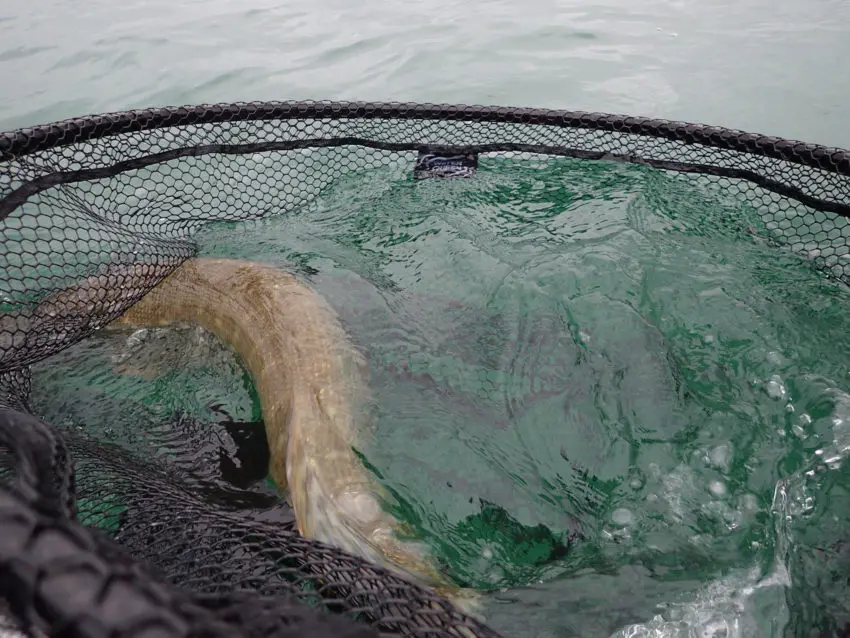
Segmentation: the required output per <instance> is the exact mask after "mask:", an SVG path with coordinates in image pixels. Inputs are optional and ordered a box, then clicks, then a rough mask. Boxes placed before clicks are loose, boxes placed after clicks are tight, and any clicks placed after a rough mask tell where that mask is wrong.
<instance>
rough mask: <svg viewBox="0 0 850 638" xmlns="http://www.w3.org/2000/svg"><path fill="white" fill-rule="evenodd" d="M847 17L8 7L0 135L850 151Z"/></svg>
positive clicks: (250, 5)
mask: <svg viewBox="0 0 850 638" xmlns="http://www.w3.org/2000/svg"><path fill="white" fill-rule="evenodd" d="M847 24H850V4H848V3H847V2H844V0H811V1H807V2H803V1H801V0H796V1H795V0H747V1H746V2H733V1H731V0H710V1H708V2H699V1H697V0H644V1H643V2H627V1H625V0H604V1H599V0H594V1H592V2H580V1H577V0H566V1H564V0H562V1H557V0H529V1H528V2H524V3H517V2H505V1H501V0H494V1H491V2H480V1H478V2H474V1H473V2H460V1H458V0H432V1H430V2H424V3H423V2H377V1H375V2H358V3H351V2H348V1H347V0H315V1H314V2H309V3H304V2H287V1H281V0H246V1H244V2H235V1H223V0H203V1H201V0H186V1H183V2H171V1H168V0H147V1H145V2H141V1H128V2H122V3H120V4H115V3H114V2H107V1H106V0H91V1H90V2H87V3H85V4H75V3H69V2H65V3H62V2H50V1H48V0H33V1H24V0H6V1H5V2H4V3H3V6H2V8H0V82H2V83H3V86H4V89H3V92H2V95H3V99H2V100H0V129H3V130H6V129H8V128H11V127H17V126H26V125H30V124H34V123H37V122H46V121H52V120H54V119H58V118H64V117H69V116H74V115H82V114H86V113H91V112H102V111H111V110H117V109H124V108H131V107H144V106H154V105H169V104H186V103H198V102H216V101H242V100H252V99H289V98H291V99H307V98H309V99H363V100H414V101H428V102H453V103H481V104H501V105H520V106H537V107H552V108H568V109H576V110H591V111H605V112H621V113H627V114H629V115H646V116H654V117H666V118H671V119H682V120H689V121H699V122H705V123H709V124H717V125H725V126H730V127H733V128H742V129H745V130H749V131H753V132H762V133H765V134H770V135H780V136H785V137H792V138H798V139H803V140H805V141H811V142H818V143H823V144H831V145H838V146H845V147H846V146H850V123H848V120H847V117H846V105H847V103H848V101H850V83H848V82H847V81H846V78H847V74H848V71H850V69H848V62H847V60H848V56H850V42H848V39H847V36H846V25H847Z"/></svg>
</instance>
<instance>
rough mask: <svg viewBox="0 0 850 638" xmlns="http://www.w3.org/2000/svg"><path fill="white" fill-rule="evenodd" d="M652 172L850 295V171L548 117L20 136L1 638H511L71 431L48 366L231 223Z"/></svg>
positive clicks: (790, 152) (122, 121) (1, 295)
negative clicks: (600, 167)
mask: <svg viewBox="0 0 850 638" xmlns="http://www.w3.org/2000/svg"><path fill="white" fill-rule="evenodd" d="M552 156H561V157H573V158H578V159H583V160H588V161H590V160H599V161H619V162H631V163H638V164H644V165H649V166H652V167H655V168H659V169H663V170H666V171H669V172H670V174H672V175H680V176H681V177H682V179H683V180H688V181H689V182H691V183H696V184H698V185H699V186H700V187H701V188H704V189H707V190H708V191H710V192H712V193H713V194H714V195H715V196H716V197H718V198H724V199H725V200H727V201H728V200H730V199H731V200H734V201H736V202H738V203H739V205H740V206H741V207H742V208H743V207H748V208H749V209H752V210H755V211H756V213H757V217H758V219H760V224H759V225H758V227H749V228H747V230H748V231H749V232H751V233H753V234H757V235H759V236H761V237H764V238H765V239H767V240H769V241H771V242H773V243H775V244H776V245H777V247H778V249H787V250H791V251H793V252H795V253H797V254H800V255H802V256H803V257H805V258H807V259H809V260H810V261H811V262H812V264H813V265H815V266H816V267H818V268H821V269H823V271H824V272H826V273H827V274H829V275H830V276H834V277H836V278H839V279H841V280H844V281H847V280H848V279H850V224H848V217H850V153H848V152H847V151H843V150H840V149H830V148H824V147H820V146H814V145H810V144H804V143H800V142H792V141H787V140H781V139H777V138H771V137H763V136H759V135H753V134H748V133H743V132H740V131H732V130H727V129H721V128H716V127H705V126H699V125H692V124H685V123H678V122H667V121H660V120H647V119H642V118H634V117H620V116H612V115H600V114H588V113H572V112H559V111H540V110H528V109H502V108H479V107H459V106H431V105H411V104H359V103H357V104H352V103H270V104H268V103H263V104H234V105H216V106H198V107H187V108H177V109H157V110H145V111H133V112H127V113H120V114H113V115H105V116H94V117H86V118H80V119H75V120H69V121H64V122H59V123H56V124H52V125H48V126H41V127H36V128H33V129H26V130H20V131H13V132H10V133H6V134H2V135H0V238H2V246H1V247H0V267H2V278H0V406H2V408H0V617H2V618H5V620H4V621H0V635H3V631H4V625H3V622H7V623H9V624H10V626H14V627H18V628H20V629H22V630H26V631H28V632H30V633H31V634H32V635H39V633H42V634H43V633H47V634H50V635H68V636H71V635H75V636H101V635H103V636H105V635H111V636H136V635H144V636H154V635H156V636H172V635H174V636H177V635H199V636H200V635H208V636H215V635H225V634H227V635H233V636H236V635H244V636H272V635H274V636H277V635H290V634H292V635H328V636H330V635H355V634H356V635H361V634H362V635H367V634H369V635H375V634H377V633H383V634H389V635H415V636H428V635H454V636H488V635H493V636H494V635H497V634H496V632H494V631H493V630H492V629H490V628H488V627H487V626H486V625H485V624H483V623H482V622H479V621H477V620H475V619H473V618H471V617H469V616H466V615H464V614H462V613H460V612H458V611H457V610H455V609H454V608H453V607H452V606H451V604H450V603H448V602H447V601H445V600H443V599H441V598H440V597H439V596H437V595H436V594H434V593H432V592H430V591H427V590H425V589H423V588H421V587H418V586H415V585H412V584H410V583H408V582H407V581H406V580H404V579H402V578H401V577H399V576H396V575H394V574H392V573H391V572H389V571H387V570H386V569H383V568H381V567H378V566H376V565H371V564H368V563H366V562H365V561H363V560H361V559H358V558H355V557H353V556H350V555H348V554H346V553H345V552H342V551H340V550H337V549H335V548H332V547H329V546H326V545H322V544H321V543H318V542H314V541H311V540H307V539H304V538H302V537H301V536H299V535H298V533H297V531H295V529H294V527H293V526H292V525H287V524H271V523H267V522H262V521H258V520H253V519H250V520H249V519H246V518H245V516H244V515H243V514H241V513H240V512H236V511H233V510H232V509H230V508H228V507H227V506H226V504H222V503H217V502H212V501H211V500H210V499H207V498H205V497H204V492H203V489H202V486H201V488H199V486H198V485H197V484H195V483H193V484H190V483H188V482H187V481H186V480H185V478H184V477H183V476H182V475H179V474H177V473H175V472H174V471H172V468H170V467H168V466H165V465H163V464H162V463H160V462H158V461H156V460H151V459H144V458H136V457H134V456H132V455H131V454H130V453H129V452H128V451H127V450H124V449H122V448H119V447H116V446H113V445H110V444H107V443H104V442H102V441H96V440H93V439H91V438H89V437H87V435H86V431H85V430H84V429H83V430H82V431H80V430H78V429H74V430H71V429H69V428H66V427H58V426H57V424H48V423H45V422H43V421H41V420H39V419H38V418H37V416H35V415H33V414H32V411H31V410H30V408H29V405H28V395H29V366H31V365H32V364H34V363H37V362H39V361H42V360H44V359H45V358H47V357H50V356H51V355H53V354H55V353H57V352H59V351H60V350H62V349H64V348H66V347H68V346H69V345H71V344H74V343H77V342H79V341H80V340H82V339H84V338H85V337H87V336H89V335H90V334H92V333H93V332H94V331H96V330H98V329H99V328H101V327H103V326H105V325H106V324H107V323H109V322H110V321H112V320H113V319H115V318H116V317H118V316H119V315H120V314H121V313H122V312H124V311H125V310H126V309H127V308H129V307H130V306H131V305H132V304H134V303H135V302H136V301H137V300H139V299H140V298H141V297H142V296H143V295H145V293H146V292H147V291H149V290H150V289H151V288H152V287H154V286H155V285H156V284H157V283H158V282H159V281H161V280H162V279H163V278H164V277H165V276H167V275H168V274H169V273H170V272H172V271H173V270H174V269H175V268H176V267H177V266H178V265H179V264H181V263H182V262H183V261H184V260H186V259H187V258H189V257H191V256H193V255H194V254H196V252H197V248H196V244H195V243H194V241H193V234H194V233H195V232H196V231H198V230H199V229H200V228H202V227H203V226H204V225H205V224H207V223H209V222H214V221H238V220H251V219H259V218H262V217H265V216H268V215H274V214H281V213H286V212H287V211H291V210H294V209H295V208H297V207H301V206H304V205H306V204H309V203H310V202H311V201H313V200H314V199H315V198H316V197H317V196H319V195H320V194H321V193H322V192H323V191H324V190H325V189H326V188H327V187H328V186H330V185H331V184H332V183H333V182H334V181H335V180H337V179H339V178H340V177H342V176H344V175H346V174H351V173H355V172H361V171H367V170H376V169H377V170H382V171H386V172H389V173H391V174H393V175H394V176H397V177H398V178H399V179H410V178H414V179H430V178H435V179H439V178H442V177H447V176H448V177H472V178H474V175H475V173H476V171H477V170H479V169H481V168H482V167H486V165H487V163H488V161H490V160H491V159H493V158H498V157H514V158H523V159H524V158H532V159H541V160H545V159H546V158H547V157H552Z"/></svg>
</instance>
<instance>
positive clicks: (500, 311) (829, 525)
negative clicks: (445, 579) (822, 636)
mask: <svg viewBox="0 0 850 638" xmlns="http://www.w3.org/2000/svg"><path fill="white" fill-rule="evenodd" d="M753 228H755V229H756V231H757V232H756V234H755V235H754V234H752V233H751V232H748V229H749V230H752V229H753ZM760 228H761V226H760V222H759V218H758V216H757V214H756V211H754V210H753V209H751V208H750V207H749V205H748V204H747V203H745V202H742V201H736V200H734V199H730V198H727V197H723V196H722V194H720V193H717V192H715V191H712V190H711V189H709V188H706V187H704V186H700V185H698V183H697V182H695V181H694V180H690V179H688V178H681V177H674V176H671V175H668V174H665V173H661V172H658V171H654V170H650V169H646V168H642V167H637V166H623V165H618V164H609V163H603V162H597V163H589V162H588V163H583V162H577V161H568V160H554V161H547V162H540V163H535V162H518V161H513V162H511V161H505V160H502V161H495V160H490V161H489V162H488V163H487V164H486V166H484V167H483V168H482V170H481V171H480V172H479V173H478V175H477V176H476V177H475V178H474V179H472V180H461V181H448V182H447V181H440V182H438V181H433V182H432V181H425V182H414V181H412V180H410V179H398V178H397V177H396V176H394V175H392V174H389V173H384V172H371V173H363V174H359V175H355V176H350V177H348V178H345V179H344V180H340V181H339V182H337V183H336V184H335V185H334V186H333V187H331V188H330V189H328V190H327V191H326V192H325V193H324V195H323V196H322V197H321V198H319V199H318V200H317V201H316V203H315V205H313V206H310V207H308V208H304V209H299V210H295V211H293V212H291V213H288V214H285V215H282V216H278V217H271V218H268V219H266V220H263V221H260V222H251V223H248V224H218V225H213V226H210V227H209V228H207V229H206V230H205V231H204V232H203V233H202V234H201V235H200V236H199V238H198V239H199V242H200V246H201V253H202V254H205V255H220V256H230V257H242V258H249V259H258V260H262V261H265V262H268V263H273V264H277V265H279V266H281V267H283V268H287V269H289V270H293V271H295V272H298V273H299V274H300V275H301V276H302V277H304V278H305V279H306V280H307V281H309V282H310V284H311V285H312V286H314V287H315V288H316V289H317V290H318V291H319V292H320V293H322V294H323V295H325V296H326V297H327V298H328V299H329V301H330V302H331V304H332V305H333V306H334V307H335V308H336V309H337V310H338V312H339V314H340V316H341V318H342V320H343V322H344V324H345V326H346V328H347V329H348V330H349V332H350V333H351V335H352V338H353V339H354V341H355V342H356V343H357V344H358V345H359V346H360V347H361V348H362V349H363V350H364V352H365V353H366V354H367V357H368V359H369V363H370V372H371V385H372V388H373V390H374V393H375V399H376V404H377V406H378V408H377V412H376V414H377V418H378V422H377V426H376V437H375V440H374V442H373V444H372V445H371V446H370V447H369V449H367V450H365V454H366V455H367V458H368V461H369V462H370V464H371V465H373V466H374V467H375V468H376V470H377V471H378V472H379V473H380V475H381V477H382V480H383V481H384V483H385V484H386V485H387V486H389V487H390V488H391V489H392V490H393V493H394V494H396V495H397V497H398V504H397V508H398V512H399V514H400V515H401V516H402V517H404V518H405V520H407V521H409V522H411V523H412V524H413V525H414V527H415V529H416V531H417V532H418V533H419V534H421V535H422V536H423V537H425V538H426V539H427V540H428V541H429V543H430V544H431V545H432V547H434V549H435V552H436V553H437V554H438V556H440V558H441V559H443V560H444V561H445V562H446V563H447V564H448V565H449V568H450V570H451V572H452V573H453V574H454V575H455V577H457V578H458V579H460V580H462V581H464V582H466V583H468V584H471V585H473V586H476V587H478V588H480V589H483V590H487V591H489V592H490V593H489V594H488V596H487V600H488V603H487V608H486V613H487V618H488V621H489V622H491V623H492V624H493V626H494V627H496V628H497V629H500V630H502V631H504V632H505V633H506V634H507V635H512V636H611V635H617V636H677V637H678V636H717V637H720V636H780V635H799V636H807V635H811V634H809V633H808V631H809V629H810V628H814V627H826V626H828V623H829V622H833V621H830V620H829V618H828V617H830V616H834V621H835V622H846V621H847V619H848V618H849V617H850V608H848V605H847V603H846V602H845V599H846V598H847V594H848V586H847V583H846V573H847V571H846V570H847V568H848V563H850V560H848V556H847V546H846V542H847V541H846V540H845V539H846V538H847V530H848V521H850V514H848V512H850V509H848V507H847V505H848V488H850V476H848V473H847V469H846V465H843V464H842V463H841V459H842V458H843V455H844V454H846V451H847V450H848V449H850V421H848V419H850V394H847V392H848V390H850V378H848V370H847V366H846V362H847V361H848V354H850V353H848V349H850V342H848V340H847V339H846V338H845V337H844V335H845V334H846V332H847V330H848V328H850V319H848V316H849V315H848V312H847V311H848V308H850V296H848V294H847V291H846V289H845V288H844V287H842V286H840V285H838V284H836V283H833V282H829V281H827V280H825V279H824V278H823V277H822V276H820V275H819V274H818V273H816V272H814V271H812V270H811V269H810V268H809V267H808V266H807V265H806V264H805V263H803V262H802V261H800V260H799V259H798V258H797V257H795V256H793V255H791V254H789V253H787V252H784V251H781V250H777V249H776V248H772V247H770V246H768V245H767V244H765V243H764V242H763V241H762V240H761V239H759V235H758V231H759V230H760ZM158 338H160V339H162V341H161V342H160V343H156V342H153V343H147V344H143V345H142V346H140V347H139V349H138V350H137V351H135V352H137V353H142V354H138V355H134V356H136V358H131V359H128V361H132V363H133V365H134V366H135V368H136V371H137V372H139V371H141V372H144V373H146V374H148V375H149V377H150V378H149V379H147V380H146V379H145V378H144V377H140V376H134V375H128V374H126V372H127V370H124V371H123V373H121V374H119V373H116V372H115V371H113V366H116V365H120V364H121V362H120V361H117V358H120V357H121V355H122V353H125V354H126V352H128V351H127V350H126V346H125V345H124V336H115V337H109V338H104V337H96V338H92V339H90V340H88V341H87V342H85V343H83V344H80V345H78V346H76V347H74V348H72V349H71V350H69V351H66V352H65V353H63V354H62V355H60V356H59V357H57V358H55V359H54V360H53V361H50V362H48V364H46V365H40V366H38V367H37V370H36V375H35V381H34V398H35V403H36V405H37V407H38V409H39V410H40V411H41V412H42V413H44V414H45V415H46V416H48V418H54V419H57V420H60V421H61V419H62V418H64V419H66V422H83V421H86V420H88V421H90V422H91V423H94V422H101V423H102V422H108V423H109V427H110V429H109V432H107V433H106V434H105V436H107V437H109V438H111V439H113V440H116V441H119V442H123V443H124V444H125V445H130V446H132V447H133V448H134V449H135V450H136V451H137V452H141V453H145V450H146V449H149V448H150V451H153V452H157V451H159V452H162V451H163V450H162V449H160V448H158V447H157V446H158V445H159V443H158V442H159V441H161V438H158V437H157V436H149V434H150V432H149V431H148V430H147V429H146V428H145V427H141V428H140V426H139V424H138V415H139V410H138V406H139V405H140V404H141V405H142V406H143V412H142V413H143V414H144V415H146V418H147V419H149V422H150V426H151V429H150V431H151V432H152V431H154V430H156V429H157V428H159V429H161V428H162V425H161V423H162V421H163V420H164V419H166V418H167V417H168V415H170V414H171V413H172V412H173V411H175V410H185V411H188V412H190V413H195V414H197V415H198V418H203V415H204V410H205V407H204V406H205V405H206V404H207V403H208V402H209V401H211V400H215V401H218V402H220V403H222V404H224V406H225V407H226V408H227V409H228V410H229V411H230V412H231V413H232V414H233V415H234V416H235V417H236V418H239V419H242V420H250V419H254V418H256V416H257V414H256V402H255V400H252V396H251V387H250V383H249V382H248V381H247V380H246V379H245V376H244V374H243V373H242V372H241V369H240V368H239V366H238V364H237V363H236V362H235V361H234V360H233V358H232V357H231V356H230V355H229V353H228V352H227V351H225V350H223V349H222V348H220V347H219V346H217V344H216V343H214V342H212V341H210V340H208V339H205V338H204V337H203V336H202V335H199V334H198V333H196V332H194V331H183V332H180V333H176V332H168V331H165V332H163V333H161V335H160V337H158ZM104 413H105V414H107V416H108V418H107V419H104V418H102V416H101V415H102V414H104ZM145 446H149V448H146V447H145ZM570 541H572V542H570Z"/></svg>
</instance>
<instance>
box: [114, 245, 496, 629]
mask: <svg viewBox="0 0 850 638" xmlns="http://www.w3.org/2000/svg"><path fill="white" fill-rule="evenodd" d="M175 323H191V324H195V325H199V326H201V327H203V328H205V329H206V330H208V331H209V332H211V333H213V334H214V335H216V337H218V338H219V339H220V340H221V341H222V342H224V343H225V344H227V345H228V346H229V347H230V348H231V349H232V350H233V351H234V352H235V353H236V354H237V355H238V356H239V358H240V359H241V360H242V362H243V364H244V365H245V367H246V368H247V370H248V372H249V373H250V374H251V376H252V378H253V380H254V384H255V386H256V389H257V394H258V395H259V397H260V403H261V408H262V411H263V420H264V422H265V426H266V437H267V439H268V446H269V455H270V467H269V472H270V474H271V477H272V479H273V480H274V481H275V483H276V484H277V486H278V487H279V488H280V489H281V490H287V489H288V491H289V495H290V500H291V502H292V507H293V510H294V512H295V517H296V521H297V526H298V530H299V532H300V533H301V535H302V536H305V537H308V538H312V539H315V540H318V541H321V542H324V543H326V544H328V545H332V546H335V547H338V548H340V549H343V550H345V551H347V552H349V553H351V554H354V555H356V556H360V557H362V558H365V559H367V560H369V561H372V562H374V563H377V564H379V565H382V566H384V567H386V568H388V569H390V570H393V571H394V572H396V573H399V574H401V575H402V576H406V577H407V578H408V579H411V580H413V582H416V583H417V584H420V585H424V586H426V587H429V588H431V589H432V590H434V591H435V592H437V593H439V594H441V595H443V596H445V597H446V598H448V599H449V600H451V601H452V602H453V603H454V604H455V606H456V607H458V608H459V609H460V610H462V611H464V612H466V613H469V614H470V615H475V616H478V617H479V618H480V612H479V599H478V596H477V593H476V592H473V591H470V590H466V589H463V588H459V587H457V586H456V585H455V584H454V583H452V582H450V581H449V580H448V579H447V578H446V577H445V576H444V575H443V574H442V573H441V572H440V571H439V570H438V569H437V567H436V563H435V561H434V560H433V557H432V556H431V555H430V552H429V551H428V549H427V547H426V546H425V545H424V544H423V543H421V542H417V541H413V540H409V539H405V538H403V527H402V525H401V523H400V522H399V521H398V520H397V519H396V518H395V517H393V516H392V515H391V514H389V513H388V512H386V511H385V510H384V508H383V506H382V501H384V500H385V496H386V494H385V492H384V490H383V489H382V486H381V485H380V484H379V483H378V482H377V481H376V480H375V479H374V477H373V475H372V474H371V473H370V472H369V471H368V470H367V468H366V467H365V466H364V465H363V463H362V461H361V460H360V458H359V457H358V456H357V454H356V453H355V451H354V446H355V444H356V443H357V441H358V438H359V436H361V435H362V434H364V425H365V424H366V423H367V421H368V418H367V417H368V414H367V409H366V408H367V406H368V401H369V396H368V383H367V379H366V370H367V366H366V362H365V359H364V357H363V355H362V353H360V352H359V351H358V350H357V348H356V347H354V345H353V344H352V343H351V342H350V340H349V338H348V335H347V334H346V332H345V330H344V329H343V327H342V325H341V324H340V322H339V320H338V318H337V316H336V313H335V312H334V311H333V309H332V308H331V307H330V306H329V305H328V303H327V302H326V301H325V300H324V299H323V298H322V297H321V296H320V295H318V294H317V293H316V292H314V291H313V290H312V289H311V288H310V287H309V286H307V285H305V284H304V283H302V282H300V281H299V280H298V279H296V278H295V277H294V276H293V275H291V274H289V273H287V272H284V271H281V270H279V269H277V268H274V267H272V266H267V265H263V264H259V263H256V262H250V261H243V260H232V259H217V258H200V257H196V258H192V259H189V260H187V261H185V262H184V263H183V264H181V265H180V266H178V267H177V269H176V270H174V272H172V273H171V274H170V275H168V276H167V277H166V278H165V279H163V280H162V281H161V282H160V283H159V284H158V285H157V286H155V287H154V288H153V289H151V290H150V291H149V292H148V293H147V294H146V295H144V296H143V297H142V298H141V299H140V300H139V301H138V302H136V303H135V304H134V305H132V306H131V307H130V308H129V309H128V310H126V311H125V312H124V313H123V314H122V315H121V316H120V317H119V318H118V319H116V320H114V321H113V322H112V324H110V325H111V326H112V327H135V328H150V327H156V326H167V325H172V324H175Z"/></svg>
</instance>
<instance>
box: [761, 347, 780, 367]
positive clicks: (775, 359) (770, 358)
mask: <svg viewBox="0 0 850 638" xmlns="http://www.w3.org/2000/svg"><path fill="white" fill-rule="evenodd" d="M765 358H766V359H767V362H768V363H769V364H771V365H774V366H779V365H782V355H781V354H779V353H778V352H776V350H771V351H770V352H768V353H767V357H765Z"/></svg>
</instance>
